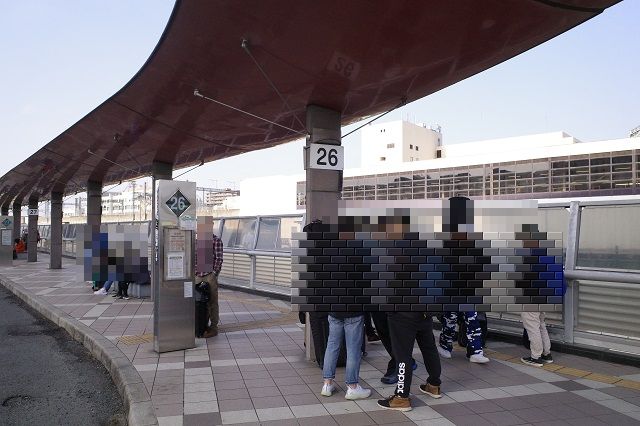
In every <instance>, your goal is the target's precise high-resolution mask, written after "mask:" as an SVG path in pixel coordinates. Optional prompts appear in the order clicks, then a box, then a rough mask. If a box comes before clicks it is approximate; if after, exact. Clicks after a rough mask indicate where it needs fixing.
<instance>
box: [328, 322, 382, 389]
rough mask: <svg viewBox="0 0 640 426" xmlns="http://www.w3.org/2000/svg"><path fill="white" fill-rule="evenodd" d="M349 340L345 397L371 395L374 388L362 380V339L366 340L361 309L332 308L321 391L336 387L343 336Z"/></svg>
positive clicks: (347, 342)
mask: <svg viewBox="0 0 640 426" xmlns="http://www.w3.org/2000/svg"><path fill="white" fill-rule="evenodd" d="M343 339H345V340H346V346H347V365H346V369H345V380H344V381H345V382H346V383H347V393H346V394H345V396H344V397H345V398H346V399H364V398H369V396H370V395H371V389H364V388H363V387H362V386H360V384H359V383H358V381H359V376H360V361H361V360H362V342H363V340H364V314H363V313H362V312H329V340H328V341H327V349H326V350H325V353H324V365H323V368H322V377H323V378H324V385H323V386H322V391H321V392H320V394H321V395H323V396H331V395H332V394H333V392H334V391H335V390H336V386H335V383H334V379H335V378H336V364H337V363H338V356H339V355H340V345H341V344H342V340H343Z"/></svg>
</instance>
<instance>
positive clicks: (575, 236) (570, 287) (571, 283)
mask: <svg viewBox="0 0 640 426" xmlns="http://www.w3.org/2000/svg"><path fill="white" fill-rule="evenodd" d="M580 216H581V207H580V203H579V202H578V201H572V202H571V204H570V205H569V227H568V230H567V258H566V259H565V268H564V269H565V273H567V272H568V273H569V274H571V272H573V271H574V270H575V269H576V263H577V256H578V244H579V239H580ZM565 279H566V282H567V291H566V293H565V295H564V304H563V312H562V317H563V322H564V340H565V342H567V343H573V342H574V335H573V331H574V327H575V321H576V316H577V309H578V303H577V302H578V291H579V289H578V285H577V283H578V281H577V280H571V279H567V278H566V277H565Z"/></svg>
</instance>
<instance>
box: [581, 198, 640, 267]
mask: <svg viewBox="0 0 640 426" xmlns="http://www.w3.org/2000/svg"><path fill="white" fill-rule="evenodd" d="M639 215H640V206H638V205H631V206H598V207H585V208H584V209H583V210H582V214H581V220H580V240H579V247H578V259H577V265H578V266H580V267H591V268H605V269H623V270H640V244H638V241H640V222H638V220H637V219H638V217H639Z"/></svg>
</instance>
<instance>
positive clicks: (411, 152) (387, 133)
mask: <svg viewBox="0 0 640 426" xmlns="http://www.w3.org/2000/svg"><path fill="white" fill-rule="evenodd" d="M362 140H363V143H362V148H361V152H362V153H361V161H362V167H375V166H379V165H387V164H397V163H407V162H412V161H420V160H428V159H432V158H436V153H437V148H438V147H439V146H440V145H441V144H442V134H441V133H440V130H439V129H438V130H433V129H429V128H427V127H426V126H425V125H419V126H417V125H415V124H413V123H409V122H407V121H393V122H389V123H380V124H372V125H369V126H367V127H365V128H364V129H362ZM365 142H366V143H365Z"/></svg>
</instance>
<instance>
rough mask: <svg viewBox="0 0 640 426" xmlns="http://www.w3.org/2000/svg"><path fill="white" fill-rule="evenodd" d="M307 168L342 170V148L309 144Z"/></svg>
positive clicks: (339, 146)
mask: <svg viewBox="0 0 640 426" xmlns="http://www.w3.org/2000/svg"><path fill="white" fill-rule="evenodd" d="M309 167H310V168H312V169H329V170H344V147H343V146H341V145H325V144H319V143H312V144H309Z"/></svg>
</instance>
